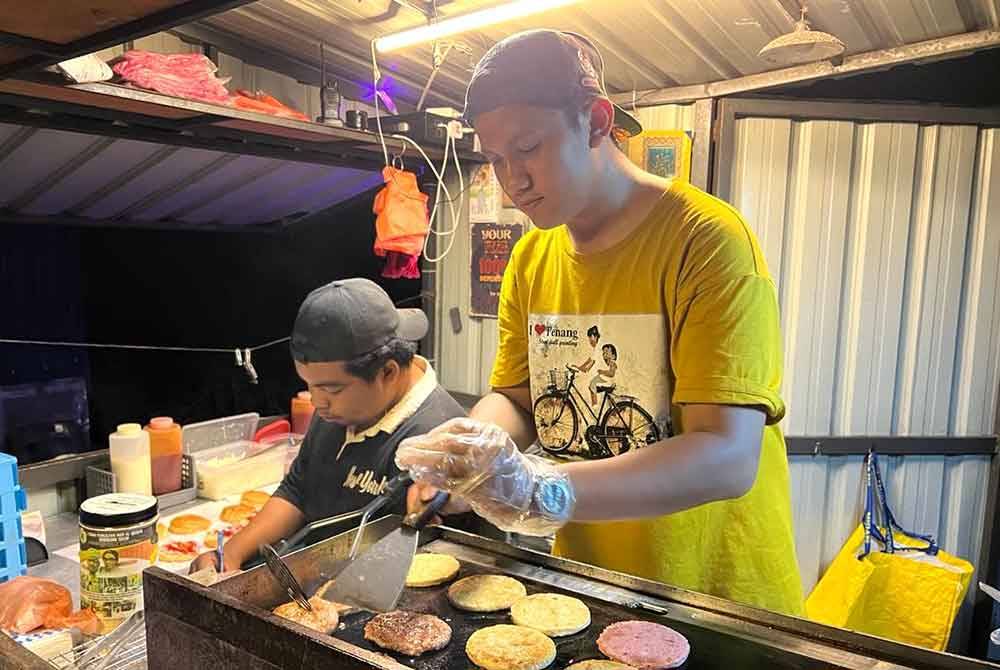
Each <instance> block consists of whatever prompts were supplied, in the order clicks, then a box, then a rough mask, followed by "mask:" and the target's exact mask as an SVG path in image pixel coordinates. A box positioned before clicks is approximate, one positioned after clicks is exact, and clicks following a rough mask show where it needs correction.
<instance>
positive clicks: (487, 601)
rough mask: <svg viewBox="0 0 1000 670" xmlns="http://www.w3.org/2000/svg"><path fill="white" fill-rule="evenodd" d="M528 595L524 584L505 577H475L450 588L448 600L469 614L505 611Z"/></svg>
mask: <svg viewBox="0 0 1000 670" xmlns="http://www.w3.org/2000/svg"><path fill="white" fill-rule="evenodd" d="M526 595H528V592H527V591H526V590H525V588H524V584H522V583H521V582H519V581H517V580H516V579H513V578H512V577H506V576H503V575H473V576H471V577H464V578H462V579H459V580H458V581H457V582H455V583H454V584H452V585H451V586H449V587H448V600H450V601H451V604H452V605H454V606H455V607H457V608H459V609H462V610H467V611H469V612H498V611H500V610H505V609H507V608H509V607H510V606H511V605H513V604H514V603H516V602H517V601H518V600H520V599H521V598H523V597H525V596H526Z"/></svg>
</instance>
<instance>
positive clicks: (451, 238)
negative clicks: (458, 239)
mask: <svg viewBox="0 0 1000 670" xmlns="http://www.w3.org/2000/svg"><path fill="white" fill-rule="evenodd" d="M370 46H371V55H372V90H373V91H374V97H373V102H374V103H375V126H376V128H377V130H378V138H379V144H381V145H382V158H383V159H384V161H385V165H386V167H389V166H390V165H391V164H390V161H389V148H388V146H387V145H386V142H385V132H384V131H383V129H382V116H381V112H380V110H379V96H378V82H379V79H381V78H382V74H381V71H380V70H379V67H378V58H377V56H376V53H375V40H374V39H373V40H372V41H371V45H370ZM390 137H391V138H392V139H398V140H400V141H402V142H408V143H409V144H411V145H413V146H414V147H415V148H416V149H417V151H419V152H420V155H421V156H422V157H423V159H424V160H425V161H426V162H427V165H428V166H430V168H431V171H432V172H433V173H434V176H435V177H436V178H437V187H436V188H435V190H434V207H433V208H432V210H431V213H430V216H429V217H428V222H427V235H426V236H424V246H423V250H422V254H423V257H424V259H425V260H426V261H427V262H428V263H439V262H440V261H442V260H444V258H445V257H446V256H447V255H448V254H449V253H450V252H451V249H452V246H453V245H454V243H455V235H456V234H457V232H458V227H459V218H458V216H457V215H456V213H455V202H456V201H460V199H461V198H462V196H463V194H464V193H465V180H464V177H463V175H462V165H461V163H460V162H459V160H458V148H457V143H456V140H455V139H454V138H453V137H452V133H451V132H450V130H449V131H448V132H446V133H445V142H444V160H443V161H442V163H441V170H440V171H438V170H437V168H436V167H435V166H434V162H433V161H432V160H431V159H430V158H429V157H428V156H427V153H426V152H425V151H424V149H423V147H421V146H420V145H419V144H418V143H417V142H416V141H414V140H413V139H412V138H410V137H407V136H405V135H399V134H394V135H390ZM449 145H450V147H451V156H453V157H454V160H455V169H456V170H457V171H458V181H459V192H458V195H457V196H456V197H455V198H452V196H451V193H450V192H449V190H448V186H447V185H446V184H445V183H444V175H445V173H446V172H447V169H448V160H449V151H448V149H449ZM390 178H391V179H393V180H395V175H390ZM470 186H471V182H470ZM442 190H443V191H444V195H445V197H444V200H443V201H444V202H445V203H446V204H447V205H448V211H449V213H450V214H451V221H452V225H451V229H450V230H444V231H442V230H439V229H436V228H435V227H434V221H435V219H436V218H437V211H438V207H439V206H440V204H441V202H442V199H441V197H440V196H441V191H442ZM409 197H413V196H409ZM431 234H433V235H435V236H436V237H445V236H448V245H447V246H446V247H445V250H444V251H443V252H442V253H441V254H440V255H438V256H436V257H434V258H431V257H430V256H429V255H428V253H427V244H428V242H429V241H430V236H431Z"/></svg>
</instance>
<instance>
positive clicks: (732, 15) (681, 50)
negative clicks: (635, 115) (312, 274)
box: [203, 0, 1000, 101]
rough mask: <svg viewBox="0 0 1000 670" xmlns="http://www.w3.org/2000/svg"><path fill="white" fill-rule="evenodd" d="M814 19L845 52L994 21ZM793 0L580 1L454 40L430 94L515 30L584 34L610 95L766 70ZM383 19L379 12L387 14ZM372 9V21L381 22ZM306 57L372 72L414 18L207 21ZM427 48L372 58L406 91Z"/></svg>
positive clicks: (889, 4)
mask: <svg viewBox="0 0 1000 670" xmlns="http://www.w3.org/2000/svg"><path fill="white" fill-rule="evenodd" d="M495 4H497V3H496V0H461V1H456V2H449V3H441V5H440V7H439V14H440V15H441V16H443V17H447V16H454V15H457V14H463V13H467V12H469V11H472V10H475V9H478V8H481V7H486V6H490V5H495ZM806 4H808V7H809V20H810V22H811V24H812V25H813V27H814V28H815V29H818V30H824V31H827V32H830V33H833V34H834V35H836V36H838V37H839V38H840V39H841V40H842V41H843V42H844V43H845V44H846V46H847V54H849V55H850V54H856V53H861V52H866V51H871V50H875V49H884V48H889V47H895V46H901V45H904V44H910V43H914V42H920V41H923V40H928V39H933V38H936V37H943V36H946V35H955V34H959V33H965V32H972V31H976V30H983V29H988V28H992V29H997V28H1000V19H998V16H1000V1H998V0H865V1H863V2H862V1H861V0H810V1H809V2H808V3H806ZM797 8H798V2H797V0H632V1H631V2H624V3H623V2H599V1H598V0H584V1H583V2H580V3H579V4H575V5H571V6H569V7H567V8H563V9H558V10H552V11H549V12H546V13H543V14H539V15H537V16H534V17H531V18H529V19H526V20H521V21H513V22H508V23H504V24H501V25H498V26H496V27H492V28H490V29H487V30H485V31H482V32H478V33H474V34H465V35H461V36H459V37H458V39H460V40H461V41H462V42H464V43H466V44H467V45H468V46H469V47H470V48H471V51H472V53H471V55H468V56H466V55H463V54H454V52H453V54H454V55H451V56H450V57H449V59H448V62H446V64H445V66H444V67H443V68H442V70H441V72H440V73H439V74H438V75H437V78H436V80H435V82H434V86H433V89H432V93H434V94H437V95H439V96H444V97H447V98H451V99H452V101H457V100H460V99H461V97H462V94H463V93H464V86H465V83H466V81H467V79H468V73H469V69H470V68H471V66H472V65H473V64H474V63H475V61H476V60H477V59H478V58H479V56H480V55H482V53H483V52H484V51H485V50H486V48H488V47H489V46H490V45H491V44H492V43H493V42H495V41H497V40H499V39H502V38H503V37H504V36H506V35H509V34H511V33H513V32H516V31H518V30H521V29H527V28H537V27H559V28H562V29H565V30H574V31H577V32H581V33H584V34H586V35H588V36H589V37H591V38H592V39H594V40H595V41H596V42H597V43H598V44H599V45H600V47H601V49H602V52H603V54H604V57H605V60H606V62H607V68H608V71H607V81H608V86H609V88H610V89H611V90H612V92H618V93H625V92H629V91H632V90H647V89H659V88H664V87H670V86H676V85H687V84H698V83H705V82H710V81H718V80H723V79H731V78H734V77H738V76H741V75H747V74H754V73H759V72H763V71H765V70H768V69H771V68H769V67H768V66H767V64H766V63H764V62H763V61H762V60H761V59H759V58H758V57H757V52H758V51H759V50H760V48H761V47H762V46H764V45H765V44H766V43H767V42H768V41H770V40H771V39H773V38H775V37H777V36H779V35H781V34H783V33H785V32H788V31H789V30H791V28H792V25H793V23H794V20H795V19H797V18H798V9H797ZM387 16H388V17H389V18H385V17H387ZM380 17H381V18H380ZM203 23H205V24H207V25H209V26H211V27H212V28H214V29H217V30H222V31H224V32H228V33H231V34H235V35H239V36H241V38H242V39H243V40H247V41H248V42H249V43H250V44H257V45H261V46H266V47H267V48H268V49H271V50H273V51H277V52H279V53H284V54H287V55H290V56H293V57H295V58H297V59H300V60H302V61H305V62H310V63H317V62H318V46H317V45H318V44H319V42H320V41H321V40H322V41H324V42H325V43H326V44H327V45H329V46H330V47H332V48H333V49H336V50H339V51H340V52H341V53H340V54H339V55H334V54H332V53H331V54H330V55H329V56H328V62H329V65H330V66H331V67H332V69H333V70H334V71H336V72H337V73H338V74H339V75H340V76H345V77H348V78H351V79H353V80H355V81H357V82H366V81H370V79H371V52H370V46H369V45H370V41H371V40H372V39H373V38H375V37H378V36H380V35H385V34H389V33H392V32H397V31H400V30H404V29H407V28H412V27H415V26H419V25H422V24H423V23H424V19H423V18H422V17H421V16H420V15H419V14H418V13H416V12H414V11H412V10H410V9H405V8H402V7H399V6H398V5H396V4H395V3H393V2H390V1H389V0H374V1H373V0H361V1H360V2H359V1H355V0H352V1H342V2H329V1H324V0H262V1H261V2H256V3H254V4H251V5H247V6H245V7H241V8H239V9H235V10H232V11H229V12H226V13H224V14H220V15H217V16H214V17H211V18H209V19H207V20H205V21H204V22H203ZM430 53H431V51H430V45H427V44H425V45H420V46H416V47H413V48H411V49H407V50H404V51H402V52H400V53H399V54H389V55H383V56H380V58H379V61H380V64H381V65H382V66H383V70H384V71H385V72H386V73H387V74H390V73H395V75H396V79H397V82H399V83H401V84H402V87H401V90H400V91H399V94H400V95H401V96H402V97H404V98H409V99H411V100H412V99H415V98H416V97H417V96H418V95H419V90H420V86H421V85H422V84H423V83H424V82H425V81H426V78H427V76H428V74H429V73H430V70H431V57H430Z"/></svg>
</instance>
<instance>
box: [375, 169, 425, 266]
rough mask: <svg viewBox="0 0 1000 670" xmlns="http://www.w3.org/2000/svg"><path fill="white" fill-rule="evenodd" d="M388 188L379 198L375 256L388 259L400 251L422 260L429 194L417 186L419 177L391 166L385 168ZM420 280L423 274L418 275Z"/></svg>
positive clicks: (383, 175)
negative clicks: (390, 253)
mask: <svg viewBox="0 0 1000 670" xmlns="http://www.w3.org/2000/svg"><path fill="white" fill-rule="evenodd" d="M382 178H383V179H384V180H385V187H384V188H383V189H382V190H381V191H379V192H378V195H376V196H375V204H374V207H373V210H374V212H375V214H376V215H377V216H376V218H375V253H376V255H378V256H385V255H386V253H388V252H390V251H397V252H399V253H401V254H408V255H410V256H420V254H421V253H423V250H424V238H425V237H427V229H428V225H429V224H428V220H429V217H428V214H427V200H428V199H429V197H428V195H427V194H426V193H422V192H421V191H420V188H419V187H418V186H417V175H415V174H413V173H412V172H407V171H405V170H397V169H396V168H394V167H391V166H389V165H387V166H385V167H384V168H382ZM417 276H419V273H418V275H417Z"/></svg>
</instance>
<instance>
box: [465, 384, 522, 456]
mask: <svg viewBox="0 0 1000 670" xmlns="http://www.w3.org/2000/svg"><path fill="white" fill-rule="evenodd" d="M522 396H523V397H522ZM525 403H527V405H528V406H530V404H531V392H530V391H529V390H528V388H527V387H518V388H512V389H502V390H498V391H493V392H492V393H489V394H487V395H485V396H483V398H482V399H481V400H480V401H479V402H478V403H476V406H475V407H473V408H472V411H471V412H469V416H470V417H472V418H473V419H476V420H478V421H483V422H485V423H495V424H496V425H498V426H500V427H501V428H503V429H504V430H505V431H507V434H508V435H510V436H511V438H512V439H513V440H514V444H516V445H517V446H518V447H519V448H520V449H521V450H522V451H523V450H524V449H527V448H528V447H529V446H531V444H532V443H533V442H534V441H535V440H536V439H537V437H538V434H537V433H536V432H535V422H534V421H533V420H532V418H531V415H530V414H529V412H528V410H526V409H525V407H524V404H525Z"/></svg>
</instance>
